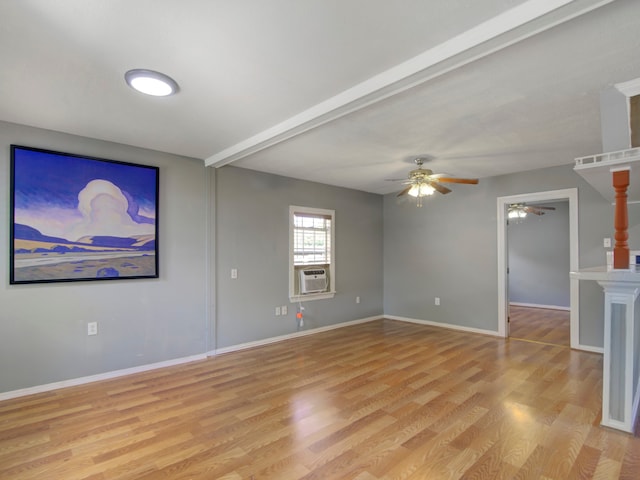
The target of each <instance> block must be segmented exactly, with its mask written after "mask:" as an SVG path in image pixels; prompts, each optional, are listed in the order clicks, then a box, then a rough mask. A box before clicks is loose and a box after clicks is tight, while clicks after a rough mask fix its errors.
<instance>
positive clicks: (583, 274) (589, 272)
mask: <svg viewBox="0 0 640 480" xmlns="http://www.w3.org/2000/svg"><path fill="white" fill-rule="evenodd" d="M570 276H571V278H577V279H578V280H594V281H596V282H619V283H638V284H640V266H639V265H631V269H630V270H612V269H609V268H607V267H604V266H603V267H591V268H582V269H580V270H578V271H577V272H570Z"/></svg>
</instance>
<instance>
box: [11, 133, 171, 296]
mask: <svg viewBox="0 0 640 480" xmlns="http://www.w3.org/2000/svg"><path fill="white" fill-rule="evenodd" d="M158 173H159V172H158V168H157V167H152V166H145V165H135V164H132V163H126V162H120V161H114V160H105V159H99V158H93V157H86V156H80V155H74V154H69V153H61V152H54V151H50V150H41V149H36V148H30V147H22V146H17V145H12V146H11V187H12V188H11V225H10V231H11V261H10V269H11V271H10V283H11V284H19V283H43V282H68V281H80V280H114V279H132V278H157V277H158V250H157V249H158V183H159V181H158V180H159V179H158Z"/></svg>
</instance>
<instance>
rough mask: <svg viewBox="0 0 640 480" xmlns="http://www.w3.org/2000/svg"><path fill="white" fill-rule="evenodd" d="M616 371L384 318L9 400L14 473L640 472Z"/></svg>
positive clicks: (8, 460)
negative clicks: (607, 408) (609, 392)
mask: <svg viewBox="0 0 640 480" xmlns="http://www.w3.org/2000/svg"><path fill="white" fill-rule="evenodd" d="M5 368H6V366H5ZM601 372H602V356H601V355H599V354H595V353H586V352H578V351H573V350H571V349H569V348H562V347H557V346H553V345H545V344H541V343H533V342H522V341H514V340H509V339H506V340H505V339H499V338H494V337H490V336H483V335H477V334H467V333H461V332H456V331H452V330H446V329H439V328H434V327H429V326H422V325H415V324H411V323H402V322H397V321H390V320H380V321H374V322H368V323H365V324H360V325H355V326H349V327H345V328H341V329H337V330H331V331H328V332H323V333H319V334H315V335H310V336H307V337H300V338H297V339H294V340H288V341H284V342H280V343H275V344H271V345H266V346H262V347H258V348H253V349H250V350H244V351H239V352H234V353H229V354H225V355H219V356H217V357H215V358H211V359H208V360H203V361H198V362H193V363H189V364H185V365H180V366H176V367H169V368H165V369H162V370H156V371H151V372H145V373H141V374H136V375H130V376H127V377H121V378H118V379H113V380H108V381H102V382H97V383H93V384H87V385H83V386H79V387H72V388H67V389H62V390H58V391H54V392H48V393H43V394H37V395H33V396H29V397H23V398H20V399H13V400H7V401H4V402H0V478H2V479H3V480H8V479H11V480H18V479H19V480H26V479H38V480H42V479H45V480H58V479H64V480H80V479H84V480H104V479H140V480H158V479H175V480H181V479H184V480H186V479H190V480H213V479H254V480H258V479H278V480H287V479H322V480H330V479H352V480H375V479H408V480H417V479H428V480H440V479H487V480H495V479H547V480H549V479H557V480H568V479H581V480H586V479H591V478H594V479H603V480H604V479H606V480H611V479H625V480H638V478H640V438H638V437H634V436H632V435H628V434H624V433H621V432H617V431H614V430H609V429H606V428H602V427H600V426H599V422H600V416H601V413H600V402H601V382H602V379H601V377H602V373H601Z"/></svg>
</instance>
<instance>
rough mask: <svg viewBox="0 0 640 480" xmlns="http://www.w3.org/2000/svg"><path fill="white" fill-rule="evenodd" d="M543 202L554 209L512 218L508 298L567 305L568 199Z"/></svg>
mask: <svg viewBox="0 0 640 480" xmlns="http://www.w3.org/2000/svg"><path fill="white" fill-rule="evenodd" d="M542 205H543V206H545V207H552V208H555V210H547V211H545V213H544V214H543V215H534V214H528V215H527V216H526V217H525V218H524V219H511V220H509V225H508V227H507V236H508V242H507V246H508V249H509V252H508V256H509V277H508V278H509V301H510V302H512V303H524V304H529V305H539V306H542V307H564V308H568V307H569V306H570V289H569V285H570V278H569V269H570V266H569V255H570V248H569V202H568V201H564V202H545V203H544V204H542ZM534 206H535V205H534Z"/></svg>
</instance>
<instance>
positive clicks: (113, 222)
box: [64, 180, 155, 241]
mask: <svg viewBox="0 0 640 480" xmlns="http://www.w3.org/2000/svg"><path fill="white" fill-rule="evenodd" d="M128 209H129V201H128V200H127V197H126V196H125V195H124V194H123V192H122V190H120V189H119V188H118V187H117V186H116V185H114V184H113V183H111V182H109V181H107V180H92V181H90V182H89V183H88V184H87V186H86V187H85V188H83V189H82V191H81V192H80V193H79V194H78V211H79V212H80V214H81V215H82V220H80V221H79V222H76V223H73V224H71V225H69V227H68V228H67V229H66V231H65V233H64V237H65V238H67V239H68V240H72V241H77V240H79V239H81V238H82V237H87V236H100V235H105V236H112V237H131V236H134V235H149V234H154V233H155V226H154V225H153V224H149V223H142V224H141V223H137V222H135V221H134V220H133V219H132V218H131V216H130V215H129V214H128V213H127V210H128Z"/></svg>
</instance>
